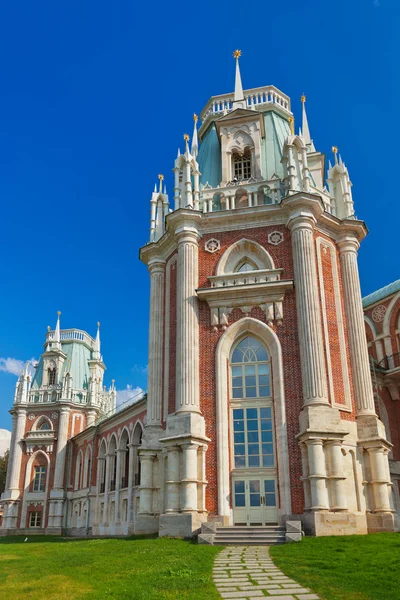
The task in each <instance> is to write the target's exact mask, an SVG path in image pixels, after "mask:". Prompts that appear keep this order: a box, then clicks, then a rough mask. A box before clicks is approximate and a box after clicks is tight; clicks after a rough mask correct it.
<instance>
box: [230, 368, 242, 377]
mask: <svg viewBox="0 0 400 600" xmlns="http://www.w3.org/2000/svg"><path fill="white" fill-rule="evenodd" d="M241 376H242V367H232V377H241Z"/></svg>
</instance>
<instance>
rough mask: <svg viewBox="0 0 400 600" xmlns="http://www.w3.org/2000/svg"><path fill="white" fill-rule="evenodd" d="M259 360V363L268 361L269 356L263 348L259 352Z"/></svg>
mask: <svg viewBox="0 0 400 600" xmlns="http://www.w3.org/2000/svg"><path fill="white" fill-rule="evenodd" d="M257 360H259V361H264V360H268V354H267V352H266V350H265V348H264V347H263V346H261V347H260V348H259V349H258V350H257Z"/></svg>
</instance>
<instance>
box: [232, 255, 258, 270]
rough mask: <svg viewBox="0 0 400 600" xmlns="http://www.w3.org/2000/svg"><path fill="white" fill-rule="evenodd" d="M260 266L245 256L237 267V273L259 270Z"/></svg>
mask: <svg viewBox="0 0 400 600" xmlns="http://www.w3.org/2000/svg"><path fill="white" fill-rule="evenodd" d="M257 269H258V267H257V265H255V264H254V263H253V261H251V260H249V259H248V258H245V259H244V260H241V261H240V262H239V264H238V265H237V266H236V268H235V271H234V272H235V273H245V272H246V271H257Z"/></svg>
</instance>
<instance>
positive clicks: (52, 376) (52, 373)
mask: <svg viewBox="0 0 400 600" xmlns="http://www.w3.org/2000/svg"><path fill="white" fill-rule="evenodd" d="M47 374H48V384H49V385H55V384H56V368H55V367H54V366H51V367H49V368H48V370H47Z"/></svg>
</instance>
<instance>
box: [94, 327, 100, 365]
mask: <svg viewBox="0 0 400 600" xmlns="http://www.w3.org/2000/svg"><path fill="white" fill-rule="evenodd" d="M93 358H94V359H95V360H101V355H100V321H98V322H97V333H96V339H95V341H94V349H93Z"/></svg>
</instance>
